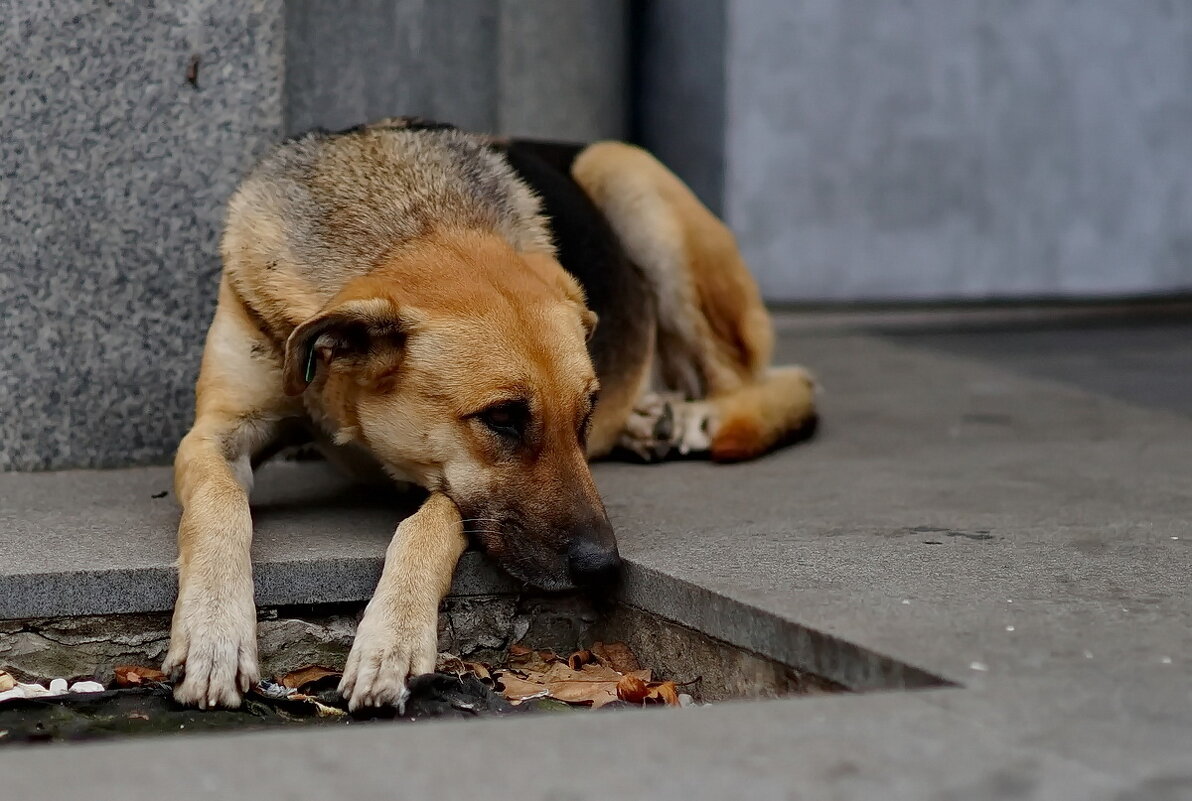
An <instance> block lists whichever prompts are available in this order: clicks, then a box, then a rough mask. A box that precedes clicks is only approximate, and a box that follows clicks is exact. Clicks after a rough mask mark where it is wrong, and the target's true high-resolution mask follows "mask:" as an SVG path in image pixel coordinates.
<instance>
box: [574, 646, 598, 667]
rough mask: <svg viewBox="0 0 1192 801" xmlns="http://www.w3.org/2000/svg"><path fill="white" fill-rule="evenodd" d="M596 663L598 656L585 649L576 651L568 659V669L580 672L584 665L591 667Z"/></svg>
mask: <svg viewBox="0 0 1192 801" xmlns="http://www.w3.org/2000/svg"><path fill="white" fill-rule="evenodd" d="M595 661H596V655H595V654H593V653H592V652H591V651H589V650H587V649H584V650H583V651H576V652H575V653H573V654H572V655H571V656H569V657H567V667H569V668H571V669H572V670H579V669H580V668H582V667H583V666H584V665H590V664H592V663H593V662H595Z"/></svg>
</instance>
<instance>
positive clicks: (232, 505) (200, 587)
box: [162, 281, 293, 707]
mask: <svg viewBox="0 0 1192 801" xmlns="http://www.w3.org/2000/svg"><path fill="white" fill-rule="evenodd" d="M268 347H269V345H268V342H267V341H266V340H264V339H263V334H262V333H261V331H260V330H259V329H258V328H257V326H256V325H255V324H254V323H253V322H252V319H251V318H250V316H249V315H248V313H247V312H246V311H245V310H244V308H243V306H242V305H241V303H240V301H239V300H237V299H236V297H235V296H234V294H233V293H232V292H231V290H230V288H229V286H228V284H227V282H226V281H225V282H224V283H223V284H221V286H220V293H219V308H218V309H217V310H216V312H215V320H214V321H213V322H212V324H211V330H210V332H209V333H208V335H207V345H206V348H205V350H204V352H203V364H202V368H201V370H200V372H199V383H198V389H197V393H196V398H195V400H196V404H195V407H196V414H195V424H194V427H193V428H191V430H190V433H188V434H187V435H186V437H185V438H184V439H183V440H182V444H181V445H179V447H178V455H177V457H176V458H175V460H174V489H175V492H176V494H177V496H178V500H179V502H180V503H181V504H182V520H181V522H180V523H179V525H178V600H177V601H176V602H175V604H174V622H173V626H172V628H171V630H170V649H169V651H168V652H167V654H166V660H165V664H164V666H163V668H162V669H163V670H165V671H166V672H167V673H170V674H171V675H173V677H174V679H175V681H176V683H175V685H174V697H175V698H177V699H178V700H179V701H180V702H182V703H184V704H197V705H198V706H201V707H208V706H228V707H235V706H239V705H240V696H241V694H242V693H244V692H246V691H247V690H248V689H249V688H250V687H251V686H252V685H253V684H254V683H255V682H256V680H257V636H256V634H257V616H256V609H255V607H254V606H253V588H252V564H251V562H250V560H249V546H250V545H251V543H252V519H251V517H250V515H249V509H248V492H249V489H250V487H251V485H252V467H251V459H252V457H253V455H254V454H255V453H257V452H259V451H260V450H261V449H262V448H263V447H265V446H266V445H267V443H268V442H269V440H270V439H271V438H272V437H273V436H274V435H275V434H276V433H277V425H278V422H279V421H280V420H282V419H283V418H284V417H286V416H287V415H288V414H291V413H292V411H293V410H291V409H289V408H288V407H287V405H286V404H287V402H288V401H287V399H286V397H285V395H284V394H283V393H282V391H281V372H280V370H281V368H280V364H279V363H275V362H272V361H269V360H266V359H262V358H259V357H258V356H257V355H255V354H254V348H256V349H259V350H260V351H261V352H265V353H267V352H268Z"/></svg>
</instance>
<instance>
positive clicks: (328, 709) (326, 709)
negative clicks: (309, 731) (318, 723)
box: [310, 698, 348, 718]
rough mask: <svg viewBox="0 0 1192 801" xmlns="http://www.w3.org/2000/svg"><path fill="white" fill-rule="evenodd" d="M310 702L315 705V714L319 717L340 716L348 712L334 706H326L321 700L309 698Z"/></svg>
mask: <svg viewBox="0 0 1192 801" xmlns="http://www.w3.org/2000/svg"><path fill="white" fill-rule="evenodd" d="M310 702H311V703H312V704H314V705H315V715H317V716H318V717H320V718H342V717H343V716H345V715H347V714H348V713H347V712H345V711H343V710H342V709H340V708H339V707H335V706H328V705H327V704H324V703H323V702H322V701H317V700H315V699H313V698H312V699H311V700H310Z"/></svg>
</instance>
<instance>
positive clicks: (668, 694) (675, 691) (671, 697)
mask: <svg viewBox="0 0 1192 801" xmlns="http://www.w3.org/2000/svg"><path fill="white" fill-rule="evenodd" d="M646 701H653V702H655V703H662V704H667V705H669V706H678V705H679V688H678V687H677V686H676V685H675V683H674V682H673V681H664V682H662V683H660V684H656V685H655V686H653V687H651V688H650V692H649V693H648V694H647V695H646Z"/></svg>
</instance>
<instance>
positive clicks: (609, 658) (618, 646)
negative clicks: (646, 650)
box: [592, 642, 642, 673]
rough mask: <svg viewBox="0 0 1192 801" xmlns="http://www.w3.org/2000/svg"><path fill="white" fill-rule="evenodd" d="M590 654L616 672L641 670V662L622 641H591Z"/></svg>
mask: <svg viewBox="0 0 1192 801" xmlns="http://www.w3.org/2000/svg"><path fill="white" fill-rule="evenodd" d="M592 655H593V656H595V657H596V658H597V659H598V660H600V664H602V665H607V666H608V667H610V668H612V669H613V670H615V671H617V672H618V673H632V672H633V671H635V670H641V669H642V666H641V663H640V662H638V661H637V657H636V656H634V655H633V651H631V650H629V646H628V645H626V644H625V643H623V642H597V643H592Z"/></svg>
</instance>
